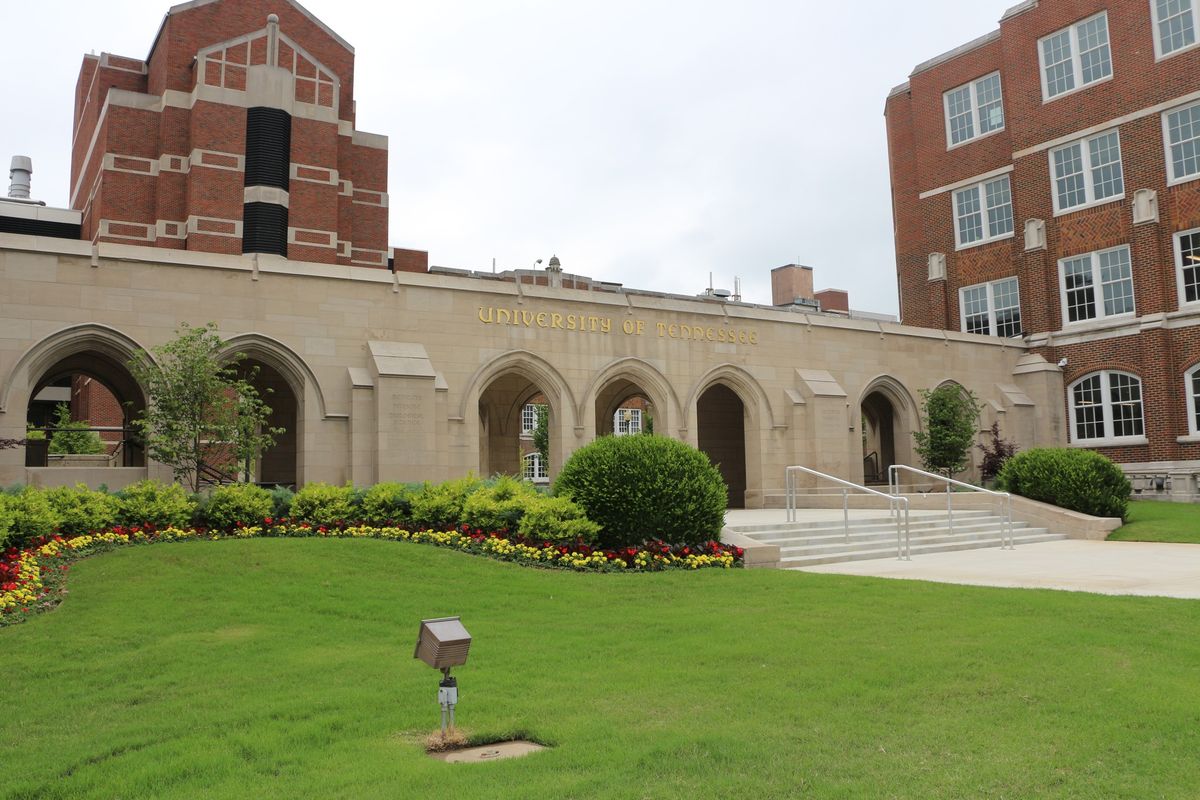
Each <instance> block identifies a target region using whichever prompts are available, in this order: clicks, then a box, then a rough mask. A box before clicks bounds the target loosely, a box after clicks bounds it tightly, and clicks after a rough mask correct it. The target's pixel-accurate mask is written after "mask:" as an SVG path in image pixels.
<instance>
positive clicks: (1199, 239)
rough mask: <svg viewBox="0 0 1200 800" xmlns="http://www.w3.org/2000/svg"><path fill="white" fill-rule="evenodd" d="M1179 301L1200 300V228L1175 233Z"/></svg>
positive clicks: (1191, 301) (1193, 301) (1192, 301)
mask: <svg viewBox="0 0 1200 800" xmlns="http://www.w3.org/2000/svg"><path fill="white" fill-rule="evenodd" d="M1175 266H1176V267H1178V277H1179V302H1180V303H1195V302H1200V228H1197V229H1196V230H1191V231H1184V232H1183V233H1177V234H1175Z"/></svg>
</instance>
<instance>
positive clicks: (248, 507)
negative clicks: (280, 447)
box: [201, 483, 275, 531]
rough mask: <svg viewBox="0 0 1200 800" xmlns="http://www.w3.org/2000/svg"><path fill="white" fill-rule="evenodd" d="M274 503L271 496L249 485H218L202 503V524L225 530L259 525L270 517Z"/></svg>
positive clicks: (264, 490) (263, 490) (265, 491)
mask: <svg viewBox="0 0 1200 800" xmlns="http://www.w3.org/2000/svg"><path fill="white" fill-rule="evenodd" d="M274 509H275V504H274V503H273V502H272V500H271V493H270V492H268V491H267V490H266V489H262V488H259V487H258V486H255V485H254V484H252V483H231V484H228V485H226V486H218V487H217V488H215V489H213V490H212V492H211V493H210V494H209V496H208V502H207V503H205V504H204V514H203V517H202V520H201V521H202V523H203V524H204V525H205V526H207V527H209V528H213V529H215V530H221V531H228V530H232V529H233V528H236V527H237V526H238V523H239V522H240V523H242V525H246V526H250V525H258V524H261V523H262V521H263V518H264V517H270V516H272V513H273V511H274Z"/></svg>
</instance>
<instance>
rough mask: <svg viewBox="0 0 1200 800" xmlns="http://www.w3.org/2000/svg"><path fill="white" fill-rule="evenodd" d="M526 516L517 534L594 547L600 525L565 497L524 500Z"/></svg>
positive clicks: (540, 540) (529, 537)
mask: <svg viewBox="0 0 1200 800" xmlns="http://www.w3.org/2000/svg"><path fill="white" fill-rule="evenodd" d="M521 502H522V504H523V505H524V509H525V513H524V514H523V515H522V516H521V522H520V525H519V527H518V528H517V533H518V534H520V535H521V536H523V537H525V538H526V539H529V540H531V541H534V542H552V543H554V544H574V543H578V544H588V545H590V544H593V543H594V542H595V541H596V539H597V537H598V536H599V533H600V526H599V525H597V524H596V523H594V522H592V521H591V520H589V519H588V518H587V517H585V516H584V513H583V509H582V508H580V507H579V506H578V505H577V504H576V503H574V502H572V500H571V498H570V497H567V496H565V495H562V496H559V497H544V496H542V495H533V496H528V497H525V498H523V499H522V501H521Z"/></svg>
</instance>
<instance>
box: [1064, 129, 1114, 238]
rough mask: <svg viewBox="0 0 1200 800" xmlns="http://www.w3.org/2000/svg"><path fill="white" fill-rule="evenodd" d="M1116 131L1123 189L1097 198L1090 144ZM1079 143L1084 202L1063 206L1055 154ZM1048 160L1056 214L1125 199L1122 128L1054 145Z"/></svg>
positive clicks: (1069, 212)
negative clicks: (1060, 201)
mask: <svg viewBox="0 0 1200 800" xmlns="http://www.w3.org/2000/svg"><path fill="white" fill-rule="evenodd" d="M1113 133H1115V134H1116V135H1117V154H1118V155H1119V156H1120V159H1121V161H1120V163H1121V191H1120V193H1118V194H1114V195H1111V196H1109V197H1105V198H1101V199H1100V200H1097V199H1096V179H1095V176H1093V175H1092V148H1091V147H1089V146H1088V145H1089V144H1090V143H1091V142H1092V141H1093V140H1094V139H1099V138H1100V137H1102V136H1108V135H1110V134H1113ZM1075 145H1079V156H1080V159H1081V160H1082V162H1083V196H1084V202H1083V203H1081V204H1080V205H1077V206H1070V207H1068V208H1062V207H1060V206H1059V204H1058V176H1057V175H1056V174H1055V172H1054V154H1055V153H1057V152H1059V151H1061V150H1066V149H1067V148H1068V147H1074V146H1075ZM1046 152H1047V160H1048V163H1049V166H1050V200H1051V201H1052V202H1053V203H1054V216H1056V217H1060V216H1062V215H1063V214H1073V213H1075V212H1076V211H1082V210H1083V209H1085V208H1093V207H1095V206H1102V205H1104V204H1105V203H1115V202H1117V201H1118V200H1124V199H1125V188H1126V187H1125V151H1124V149H1123V148H1122V146H1121V129H1120V128H1109V129H1108V130H1106V131H1100V132H1099V133H1093V134H1092V135H1090V136H1085V137H1083V138H1082V139H1076V140H1074V141H1072V142H1065V143H1063V144H1061V145H1059V146H1058V147H1053V148H1051V149H1050V150H1047V151H1046Z"/></svg>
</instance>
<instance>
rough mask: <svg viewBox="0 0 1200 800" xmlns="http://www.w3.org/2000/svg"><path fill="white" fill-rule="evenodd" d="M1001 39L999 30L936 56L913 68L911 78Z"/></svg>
mask: <svg viewBox="0 0 1200 800" xmlns="http://www.w3.org/2000/svg"><path fill="white" fill-rule="evenodd" d="M1035 5H1036V2H1035ZM999 38H1000V29H999V28H997V29H996V30H994V31H992V32H991V33H985V34H984V35H983V36H980V37H979V38H978V39H972V40H971V41H969V42H967V43H966V44H960V45H959V46H958V47H956V48H954V49H953V50H947V51H946V52H944V53H942V54H941V55H939V56H934V57H933V58H931V59H929V60H928V61H922V62H921V63H920V64H917V66H915V67H913V71H912V72H911V73H909V77H910V78H911V77H913V76H914V75H919V74H921V73H922V72H925V71H926V70H930V69H933V68H934V67H936V66H938V65H939V64H944V63H946V62H947V61H950V60H952V59H955V58H958V57H959V56H961V55H964V54H966V53H969V52H971V51H972V50H976V49H978V48H980V47H983V46H984V45H985V44H991V43H992V42H994V41H996V40H997V39H999Z"/></svg>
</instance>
